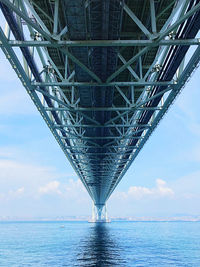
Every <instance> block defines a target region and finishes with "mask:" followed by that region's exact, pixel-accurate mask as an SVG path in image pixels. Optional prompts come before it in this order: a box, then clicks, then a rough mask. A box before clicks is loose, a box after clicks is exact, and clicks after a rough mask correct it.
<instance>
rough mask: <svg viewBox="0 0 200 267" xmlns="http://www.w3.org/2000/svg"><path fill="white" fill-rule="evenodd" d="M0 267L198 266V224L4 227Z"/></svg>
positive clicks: (4, 224)
mask: <svg viewBox="0 0 200 267" xmlns="http://www.w3.org/2000/svg"><path fill="white" fill-rule="evenodd" d="M0 266H5V267H10V266H13V267H14V266H16V267H18V266H19V267H22V266H27V267H28V266H34V267H40V266H47V267H48V266H69V267H70V266H86V267H90V266H99V267H100V266H125V267H127V266H142V267H143V266H153V267H154V266H159V267H165V266H181V267H183V266H189V267H191V266H195V267H198V266H200V222H112V223H108V224H92V223H87V222H1V223H0Z"/></svg>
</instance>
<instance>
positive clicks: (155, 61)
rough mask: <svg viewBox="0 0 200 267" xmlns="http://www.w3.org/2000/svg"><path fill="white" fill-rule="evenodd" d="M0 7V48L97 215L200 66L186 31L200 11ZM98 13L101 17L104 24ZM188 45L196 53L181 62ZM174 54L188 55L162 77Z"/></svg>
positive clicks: (150, 4) (55, 4) (134, 4)
mask: <svg viewBox="0 0 200 267" xmlns="http://www.w3.org/2000/svg"><path fill="white" fill-rule="evenodd" d="M0 4H1V9H2V12H3V14H4V16H5V23H6V24H7V27H6V31H4V30H3V29H2V28H1V29H0V47H1V49H2V50H3V52H4V54H5V55H6V57H7V59H8V60H9V62H10V64H11V65H12V67H13V69H14V70H15V72H16V73H17V75H18V77H19V79H20V80H21V82H22V84H23V86H24V87H25V88H26V90H27V92H28V94H29V95H30V97H31V99H32V100H33V102H34V104H35V105H36V107H37V108H38V110H39V112H40V113H41V115H42V117H43V118H44V120H45V122H46V123H47V125H48V127H49V129H50V130H51V132H52V133H53V135H54V137H55V138H56V140H57V142H58V143H59V145H60V147H61V149H62V150H63V151H64V153H65V155H66V157H67V158H68V160H69V161H70V163H71V164H72V166H73V168H74V169H75V171H76V173H77V175H78V176H79V177H80V179H81V181H82V182H83V184H84V186H85V187H86V189H87V191H88V193H89V194H90V196H91V198H92V199H93V201H94V203H95V205H96V207H97V208H98V207H101V208H99V209H102V207H103V206H104V204H105V202H106V201H107V200H108V198H109V197H110V195H111V193H112V192H113V190H114V189H115V188H116V186H117V184H118V183H119V182H120V180H121V179H122V177H123V176H124V174H125V173H126V171H127V169H128V168H129V166H130V165H131V164H132V162H133V160H134V159H135V157H136V156H137V155H138V153H139V151H140V150H141V149H142V147H143V145H144V144H145V142H146V141H147V140H148V138H149V136H150V135H151V133H152V132H153V131H154V129H155V128H156V127H157V125H158V123H159V122H160V120H161V119H162V117H163V116H164V114H165V113H166V111H167V110H168V108H169V106H170V105H171V104H172V102H173V101H174V99H175V97H176V96H177V95H178V94H179V92H180V90H181V89H182V88H183V87H184V85H185V83H186V81H187V80H188V78H189V77H190V76H191V74H192V72H193V71H194V69H195V68H196V67H197V66H198V64H199V60H200V39H199V38H197V35H196V34H193V35H194V36H192V35H191V36H192V37H191V36H190V35H188V37H187V36H186V35H184V34H181V33H180V32H181V31H180V29H181V27H182V28H183V29H184V31H185V32H186V33H187V31H189V30H190V31H192V30H191V29H189V22H190V20H191V21H192V20H194V18H195V16H196V15H197V14H198V12H199V10H200V3H198V1H189V0H182V1H170V0H167V1H154V0H149V1H137V0H134V1H126V3H124V1H118V0H110V1H107V2H106V1H105V0H102V1H99V0H97V1H83V0H78V1H77V2H73V3H72V2H70V1H68V0H66V1H65V3H64V2H62V1H58V0H55V1H47V0H45V1H43V2H41V1H39V0H32V1H29V0H25V1H22V0H16V1H15V2H14V3H13V2H12V1H9V0H0ZM65 5H66V6H65ZM63 7H67V8H63ZM94 10H97V11H98V12H99V14H101V13H102V12H103V13H104V14H103V13H102V14H103V16H105V25H104V24H102V22H100V20H99V17H98V16H97V17H95V16H94V14H96V13H93V12H94ZM109 12H110V14H116V16H109ZM112 12H115V13H112ZM13 14H15V16H13ZM12 16H13V17H12ZM111 17H112V18H111ZM147 17H149V18H150V19H149V20H146V19H145V18H147ZM78 21H79V22H78ZM11 22H12V23H11ZM14 22H15V23H16V25H14V26H13V23H14ZM86 22H87V23H86ZM76 23H77V24H76ZM106 23H107V24H106ZM109 23H110V24H109ZM183 23H184V24H183ZM101 24H102V25H101ZM95 25H96V26H95ZM97 25H100V26H101V27H100V26H98V27H100V28H101V29H103V30H102V38H97V37H94V36H98V34H99V30H96V28H95V27H97ZM113 25H114V26H113ZM187 25H188V26H187ZM112 26H113V28H112ZM98 27H97V28H98ZM106 27H107V28H106ZM109 27H110V32H112V31H113V33H112V34H113V35H112V36H111V37H113V38H111V37H109V34H111V33H109V31H108V28H109ZM116 27H119V32H118V33H116V31H115V30H114V29H115V28H116ZM187 27H188V28H187ZM74 28H77V29H76V30H74ZM88 29H90V31H89V30H88ZM111 29H112V31H111ZM11 32H12V34H11ZM17 34H18V37H17ZM117 34H118V35H119V36H118V37H116V36H117ZM19 35H20V36H21V37H20V38H19ZM22 36H23V37H22ZM78 36H79V38H78ZM80 36H81V38H80ZM184 36H186V37H184ZM191 46H193V47H194V48H195V49H194V50H193V51H192V52H191V53H192V56H191V58H190V59H189V60H185V59H184V58H185V55H187V51H188V48H189V47H191ZM184 49H185V50H184ZM27 51H28V52H27ZM173 51H174V52H173ZM176 51H180V52H179V53H178V52H177V55H176V56H177V58H178V57H180V56H182V54H183V56H182V58H181V60H180V62H179V63H178V65H177V66H176V69H174V74H173V75H171V76H170V75H168V76H169V77H170V78H166V79H164V78H162V77H168V76H167V75H165V73H167V71H168V66H169V65H170V62H171V61H173V53H175V52H176ZM184 51H185V52H184ZM27 53H30V55H31V56H30V57H27ZM181 53H182V54H181ZM21 58H22V59H23V61H22V60H21ZM22 62H24V65H23V63H22ZM35 62H37V66H36V64H35ZM105 68H107V71H105ZM171 68H173V66H172V67H171ZM155 103H156V104H155ZM145 118H148V119H145Z"/></svg>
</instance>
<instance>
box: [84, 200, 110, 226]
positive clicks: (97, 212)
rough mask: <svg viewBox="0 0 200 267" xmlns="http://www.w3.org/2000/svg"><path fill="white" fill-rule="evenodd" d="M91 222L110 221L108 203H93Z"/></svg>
mask: <svg viewBox="0 0 200 267" xmlns="http://www.w3.org/2000/svg"><path fill="white" fill-rule="evenodd" d="M89 222H110V220H109V219H108V213H107V205H106V204H105V205H101V204H97V205H95V204H94V203H93V207H92V219H91V220H90V221H89Z"/></svg>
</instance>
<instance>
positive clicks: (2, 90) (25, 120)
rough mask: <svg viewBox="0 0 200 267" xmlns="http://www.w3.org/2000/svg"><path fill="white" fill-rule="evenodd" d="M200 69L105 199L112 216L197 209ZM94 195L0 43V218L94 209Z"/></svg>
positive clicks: (190, 212) (70, 213)
mask: <svg viewBox="0 0 200 267" xmlns="http://www.w3.org/2000/svg"><path fill="white" fill-rule="evenodd" d="M199 73H200V72H199V69H198V70H197V71H196V72H195V74H194V75H193V76H192V78H191V79H190V81H189V82H188V83H187V85H186V87H185V88H184V89H183V91H182V92H181V94H180V95H179V96H178V98H177V99H176V101H175V103H174V104H173V106H171V108H170V109H169V111H168V112H167V114H166V115H165V117H164V119H163V120H162V121H161V122H160V124H159V125H158V127H157V128H156V130H155V131H154V133H153V134H152V135H151V137H150V139H149V140H148V141H147V143H146V144H145V146H144V148H143V150H142V151H141V152H140V154H139V155H138V157H137V158H136V160H135V161H134V162H133V164H132V165H131V167H130V168H129V170H128V172H127V173H126V174H125V176H124V177H123V179H122V181H121V182H120V184H119V185H118V187H117V188H116V190H115V191H114V193H113V195H112V196H111V198H110V199H109V201H108V211H109V215H110V216H122V217H123V216H179V215H200V205H199V202H200V116H199V112H200V105H199V100H200V77H199ZM91 209H92V202H91V200H90V198H89V196H88V194H87V192H86V190H85V189H84V187H83V185H82V184H81V182H80V180H79V179H78V177H77V175H76V174H75V172H74V170H73V169H72V167H71V165H70V164H69V162H68V161H67V159H66V157H65V155H64V154H63V152H62V151H61V149H60V147H59V145H58V144H57V143H56V140H55V139H54V137H53V135H52V134H51V132H50V131H49V129H48V127H47V126H46V124H45V122H44V121H43V119H42V117H41V116H40V114H39V113H38V111H37V110H36V108H35V106H34V105H33V103H32V101H31V100H30V98H29V96H28V94H27V93H26V91H25V89H24V88H23V86H22V85H21V83H20V81H18V79H17V76H16V74H15V73H14V71H13V70H12V68H11V67H10V65H9V63H8V61H7V60H6V59H5V56H4V54H3V53H2V51H0V218H4V217H7V216H10V217H56V216H82V215H86V216H88V215H90V214H91Z"/></svg>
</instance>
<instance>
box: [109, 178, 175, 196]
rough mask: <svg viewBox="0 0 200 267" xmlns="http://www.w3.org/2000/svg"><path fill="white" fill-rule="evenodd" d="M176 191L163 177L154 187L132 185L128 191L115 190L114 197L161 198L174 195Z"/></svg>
mask: <svg viewBox="0 0 200 267" xmlns="http://www.w3.org/2000/svg"><path fill="white" fill-rule="evenodd" d="M173 195H174V191H173V190H172V189H171V188H170V187H168V186H167V185H166V182H165V181H164V180H162V179H157V180H156V186H155V187H153V188H148V187H142V186H131V187H129V189H128V191H127V192H114V193H113V198H115V197H117V198H124V199H132V198H133V199H137V200H139V199H144V198H147V197H150V198H161V197H172V196H173Z"/></svg>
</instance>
